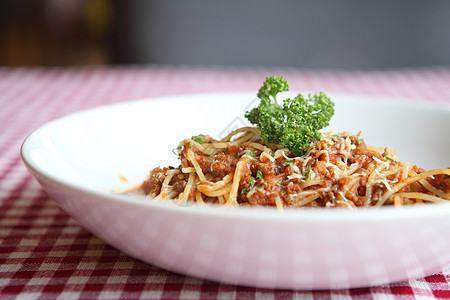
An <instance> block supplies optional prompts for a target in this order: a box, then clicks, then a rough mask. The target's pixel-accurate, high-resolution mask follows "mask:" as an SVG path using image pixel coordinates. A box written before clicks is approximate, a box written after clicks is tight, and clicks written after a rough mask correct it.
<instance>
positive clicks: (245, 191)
mask: <svg viewBox="0 0 450 300" xmlns="http://www.w3.org/2000/svg"><path fill="white" fill-rule="evenodd" d="M249 190H250V188H248V187H247V188H244V189H242V191H241V195H242V194H244V193H247V192H248V191H249Z"/></svg>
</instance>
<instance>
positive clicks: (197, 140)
mask: <svg viewBox="0 0 450 300" xmlns="http://www.w3.org/2000/svg"><path fill="white" fill-rule="evenodd" d="M192 139H193V140H194V141H196V142H197V143H199V144H203V143H204V142H205V138H204V137H202V136H199V135H196V136H194V137H193V138H192Z"/></svg>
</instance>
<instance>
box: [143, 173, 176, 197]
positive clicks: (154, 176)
mask: <svg viewBox="0 0 450 300" xmlns="http://www.w3.org/2000/svg"><path fill="white" fill-rule="evenodd" d="M170 169H171V168H170V167H165V168H161V167H157V168H155V169H153V170H152V171H151V172H150V175H149V177H148V179H147V180H145V181H144V182H143V183H142V185H141V190H142V191H143V192H144V193H145V194H146V195H152V196H157V195H158V194H159V193H160V192H161V186H162V183H163V181H164V179H165V178H166V173H167V171H169V170H170Z"/></svg>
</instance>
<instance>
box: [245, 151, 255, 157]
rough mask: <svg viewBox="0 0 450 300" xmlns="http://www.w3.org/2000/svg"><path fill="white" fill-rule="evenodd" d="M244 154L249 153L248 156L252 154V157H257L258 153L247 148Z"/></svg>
mask: <svg viewBox="0 0 450 300" xmlns="http://www.w3.org/2000/svg"><path fill="white" fill-rule="evenodd" d="M244 155H248V156H252V157H255V156H256V155H255V151H252V150H247V151H245V153H244Z"/></svg>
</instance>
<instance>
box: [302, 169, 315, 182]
mask: <svg viewBox="0 0 450 300" xmlns="http://www.w3.org/2000/svg"><path fill="white" fill-rule="evenodd" d="M312 172H313V171H312V170H309V171H305V172H304V173H303V178H305V179H306V180H308V179H310V178H311V173H312Z"/></svg>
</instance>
